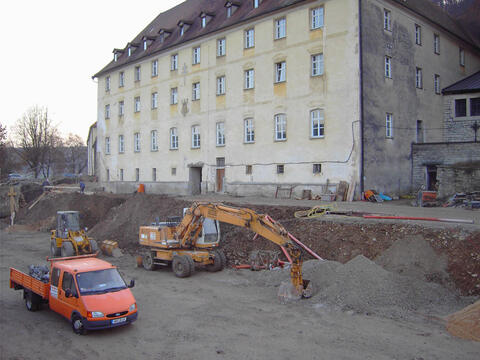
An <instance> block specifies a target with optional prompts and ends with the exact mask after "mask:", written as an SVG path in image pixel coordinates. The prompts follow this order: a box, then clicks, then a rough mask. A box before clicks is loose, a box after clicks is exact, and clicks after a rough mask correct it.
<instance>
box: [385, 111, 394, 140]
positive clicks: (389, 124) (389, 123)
mask: <svg viewBox="0 0 480 360" xmlns="http://www.w3.org/2000/svg"><path fill="white" fill-rule="evenodd" d="M385 136H386V137H387V138H393V115H392V114H390V113H387V115H386V116H385Z"/></svg>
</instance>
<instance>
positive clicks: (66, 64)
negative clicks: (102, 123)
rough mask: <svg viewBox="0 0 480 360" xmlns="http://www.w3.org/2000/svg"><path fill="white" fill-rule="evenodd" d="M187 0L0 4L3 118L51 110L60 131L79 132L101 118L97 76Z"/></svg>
mask: <svg viewBox="0 0 480 360" xmlns="http://www.w3.org/2000/svg"><path fill="white" fill-rule="evenodd" d="M181 2H183V0H137V1H127V0H83V1H67V0H17V1H2V2H1V4H0V39H1V44H2V45H1V47H2V49H1V50H0V114H1V115H0V123H1V124H2V125H5V124H6V125H7V128H8V130H10V127H11V126H12V125H13V124H14V123H15V121H16V120H17V119H19V118H21V116H22V114H23V113H25V112H26V111H27V110H28V108H29V107H31V106H33V105H39V106H44V107H48V111H49V114H50V117H51V118H52V120H53V121H54V122H55V123H58V125H59V128H60V131H61V132H62V133H63V134H64V135H66V134H68V133H70V132H72V133H74V134H78V135H80V136H81V137H82V138H83V139H84V140H85V141H86V138H87V135H88V128H89V127H90V125H91V124H93V123H94V122H95V121H96V120H97V116H96V114H97V84H96V83H95V82H94V81H93V80H92V75H93V74H95V73H96V72H97V71H98V70H100V69H101V68H103V67H104V66H105V65H106V64H107V63H108V62H110V60H111V59H112V58H113V54H112V50H113V48H123V47H124V46H125V45H126V44H127V43H128V42H129V41H130V40H132V39H133V38H134V37H135V36H136V35H137V34H138V33H139V32H141V31H142V30H143V28H144V27H146V26H147V25H148V23H149V22H150V21H152V20H153V19H154V18H155V17H156V16H157V15H158V14H159V13H161V12H163V11H165V10H167V9H169V8H171V7H173V6H175V5H177V4H179V3H181Z"/></svg>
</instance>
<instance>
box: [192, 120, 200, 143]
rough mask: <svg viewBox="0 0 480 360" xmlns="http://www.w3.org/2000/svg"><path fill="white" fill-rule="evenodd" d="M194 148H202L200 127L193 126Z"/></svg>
mask: <svg viewBox="0 0 480 360" xmlns="http://www.w3.org/2000/svg"><path fill="white" fill-rule="evenodd" d="M192 148H193V149H198V148H200V126H198V125H194V126H192Z"/></svg>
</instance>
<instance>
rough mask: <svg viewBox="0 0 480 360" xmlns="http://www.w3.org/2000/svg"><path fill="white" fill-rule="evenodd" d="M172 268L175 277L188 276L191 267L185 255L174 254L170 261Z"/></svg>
mask: <svg viewBox="0 0 480 360" xmlns="http://www.w3.org/2000/svg"><path fill="white" fill-rule="evenodd" d="M172 270H173V273H174V274H175V276H176V277H179V278H184V277H189V276H190V274H191V267H190V261H189V260H188V258H187V256H185V255H181V256H180V255H175V256H174V257H173V261H172Z"/></svg>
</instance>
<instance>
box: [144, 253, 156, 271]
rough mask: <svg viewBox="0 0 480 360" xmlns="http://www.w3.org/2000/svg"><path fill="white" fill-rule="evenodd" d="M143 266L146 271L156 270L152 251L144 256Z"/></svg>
mask: <svg viewBox="0 0 480 360" xmlns="http://www.w3.org/2000/svg"><path fill="white" fill-rule="evenodd" d="M142 265H143V268H144V269H145V270H149V271H152V270H155V264H154V263H153V255H152V252H151V251H148V252H146V253H144V254H143V256H142Z"/></svg>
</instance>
